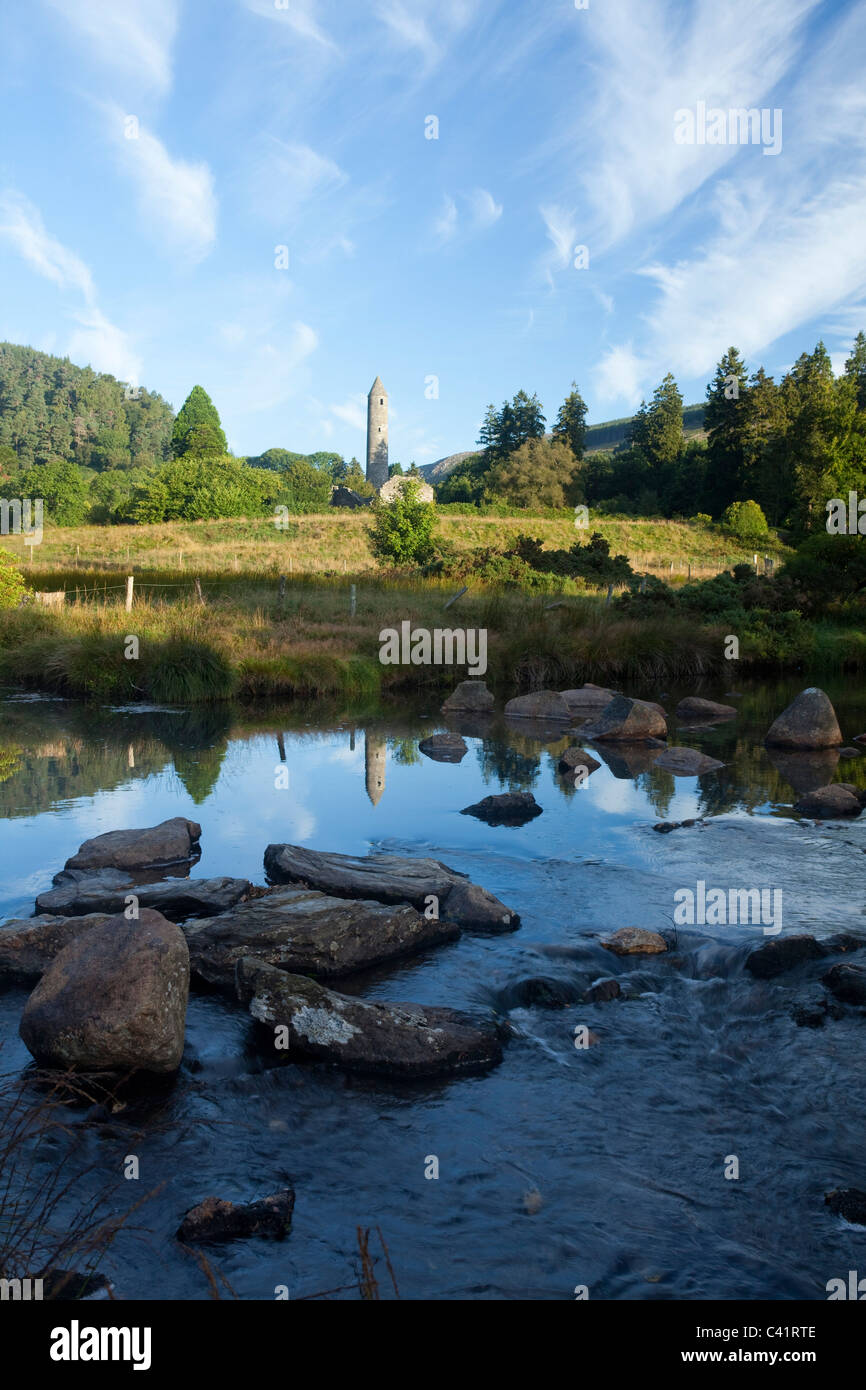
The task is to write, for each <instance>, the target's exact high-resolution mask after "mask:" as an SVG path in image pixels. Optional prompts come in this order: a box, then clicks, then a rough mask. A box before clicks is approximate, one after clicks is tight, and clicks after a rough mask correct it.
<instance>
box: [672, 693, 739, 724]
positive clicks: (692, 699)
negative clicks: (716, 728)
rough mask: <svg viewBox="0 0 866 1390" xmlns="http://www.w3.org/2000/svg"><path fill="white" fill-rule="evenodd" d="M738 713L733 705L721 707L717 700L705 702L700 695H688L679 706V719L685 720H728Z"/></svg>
mask: <svg viewBox="0 0 866 1390" xmlns="http://www.w3.org/2000/svg"><path fill="white" fill-rule="evenodd" d="M736 713H737V711H736V710H735V709H734V706H733V705H720V704H717V703H716V701H715V700H704V699H702V698H701V696H700V695H687V696H686V698H685V699H684V700H680V702H679V704H678V705H677V719H683V720H692V719H700V720H701V721H706V720H712V719H728V718H730V716H731V715H732V714H736Z"/></svg>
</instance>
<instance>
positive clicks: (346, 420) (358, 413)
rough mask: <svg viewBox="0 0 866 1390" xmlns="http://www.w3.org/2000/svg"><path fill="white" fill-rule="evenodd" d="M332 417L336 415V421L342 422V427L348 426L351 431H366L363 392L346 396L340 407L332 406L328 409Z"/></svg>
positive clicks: (365, 399)
mask: <svg viewBox="0 0 866 1390" xmlns="http://www.w3.org/2000/svg"><path fill="white" fill-rule="evenodd" d="M329 409H330V412H331V414H332V415H336V417H337V419H338V420H342V421H343V424H344V425H349V426H351V428H352V429H353V430H366V428H367V397H366V396H365V395H364V393H363V391H356V392H355V393H354V394H353V395H351V396H348V397H347V398H346V400H345V401H344V402H343V404H342V405H332V406H330V407H329Z"/></svg>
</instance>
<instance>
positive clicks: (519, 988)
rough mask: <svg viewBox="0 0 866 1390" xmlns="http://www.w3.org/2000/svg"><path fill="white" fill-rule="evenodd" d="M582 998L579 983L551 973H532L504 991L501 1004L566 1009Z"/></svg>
mask: <svg viewBox="0 0 866 1390" xmlns="http://www.w3.org/2000/svg"><path fill="white" fill-rule="evenodd" d="M579 998H580V990H579V988H578V987H577V985H574V984H571V983H569V981H567V980H557V979H555V978H554V977H553V976H550V975H531V976H530V977H529V979H527V980H518V981H517V982H516V983H515V984H513V985H508V986H507V988H506V989H504V990H503V991H502V994H501V996H500V1000H499V1002H500V1004H501V1006H502V1008H503V1010H508V1009H531V1008H533V1007H534V1008H542V1009H564V1008H566V1007H567V1006H568V1005H569V1004H574V1003H576V1002H577V1000H578V999H579Z"/></svg>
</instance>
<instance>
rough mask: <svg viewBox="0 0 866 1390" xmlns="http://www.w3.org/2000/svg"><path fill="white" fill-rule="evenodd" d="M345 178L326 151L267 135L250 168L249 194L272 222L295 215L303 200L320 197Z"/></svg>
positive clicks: (342, 183) (335, 189) (338, 186)
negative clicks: (250, 193) (324, 152)
mask: <svg viewBox="0 0 866 1390" xmlns="http://www.w3.org/2000/svg"><path fill="white" fill-rule="evenodd" d="M347 182H348V175H347V174H345V173H344V172H343V170H342V169H341V168H340V166H339V165H338V164H337V163H336V162H335V161H334V160H333V159H331V158H330V157H329V156H328V155H324V154H319V153H318V151H317V150H314V149H313V148H312V146H311V145H305V144H301V143H298V142H290V141H284V140H279V139H277V138H276V137H275V136H267V137H266V138H265V139H264V140H263V141H262V143H261V147H260V154H259V157H258V158H257V159H256V160H255V161H254V163H253V166H252V169H251V171H250V186H251V192H252V196H253V198H254V200H255V203H256V205H257V207H258V208H259V210H260V212H261V213H262V214H263V215H266V216H267V217H268V218H269V219H270V220H271V221H272V222H281V221H289V220H291V219H293V218H295V217H296V216H297V215H298V213H299V212H300V211H301V209H302V207H303V206H304V204H305V203H308V202H310V200H312V199H313V198H323V197H325V196H328V195H330V194H332V193H334V192H336V191H337V190H338V189H340V188H342V187H343V186H344V185H345V184H346V183H347Z"/></svg>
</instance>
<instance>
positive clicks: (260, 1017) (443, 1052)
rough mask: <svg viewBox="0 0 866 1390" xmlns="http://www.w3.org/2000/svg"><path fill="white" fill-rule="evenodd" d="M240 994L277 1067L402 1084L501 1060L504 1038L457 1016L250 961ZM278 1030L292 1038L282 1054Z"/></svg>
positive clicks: (243, 963) (242, 964) (494, 1028)
mask: <svg viewBox="0 0 866 1390" xmlns="http://www.w3.org/2000/svg"><path fill="white" fill-rule="evenodd" d="M237 992H238V998H239V999H240V1000H241V1002H242V1003H243V1004H246V1005H247V1006H248V1008H249V1011H250V1013H251V1015H252V1017H253V1018H254V1019H255V1020H256V1021H257V1022H258V1023H259V1024H261V1025H262V1027H263V1029H264V1032H263V1033H262V1034H261V1035H260V1036H262V1038H263V1039H268V1042H267V1046H268V1047H273V1048H274V1056H275V1058H276V1059H278V1060H279V1059H281V1058H282V1059H288V1060H289V1061H291V1059H292V1057H293V1056H295V1055H296V1056H303V1057H309V1058H315V1059H317V1060H319V1061H324V1062H334V1063H336V1064H337V1065H338V1066H340V1067H344V1068H346V1069H347V1070H349V1071H362V1072H371V1073H381V1074H384V1075H387V1076H392V1077H397V1078H414V1077H427V1076H440V1075H447V1074H452V1073H455V1072H475V1071H481V1070H483V1069H485V1068H487V1067H490V1066H494V1065H495V1064H496V1063H498V1062H500V1061H501V1060H502V1044H503V1036H504V1033H503V1030H502V1029H501V1028H500V1027H499V1026H498V1025H496V1024H495V1023H494V1022H492V1021H489V1020H482V1021H478V1020H476V1019H474V1018H472V1017H470V1016H469V1015H468V1014H463V1013H458V1012H457V1010H455V1009H443V1008H433V1007H428V1006H427V1005H422V1004H393V1003H390V1002H388V1003H371V1002H368V1001H367V1000H364V999H356V998H352V997H349V996H348V995H344V994H336V993H334V991H333V990H330V989H326V988H325V987H324V986H323V985H319V984H316V983H315V982H314V981H313V980H308V979H306V978H305V977H303V976H301V975H289V974H287V973H286V972H285V971H283V970H277V969H275V968H274V966H272V965H264V964H262V962H261V961H256V960H250V959H249V958H246V959H244V960H240V961H239V962H238V967H237ZM279 1027H285V1028H286V1029H287V1031H288V1044H289V1045H288V1049H286V1050H281V1051H277V1049H276V1046H275V1043H274V1042H273V1041H272V1040H273V1038H274V1036H275V1035H274V1030H275V1029H276V1028H279ZM269 1035H270V1036H269Z"/></svg>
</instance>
